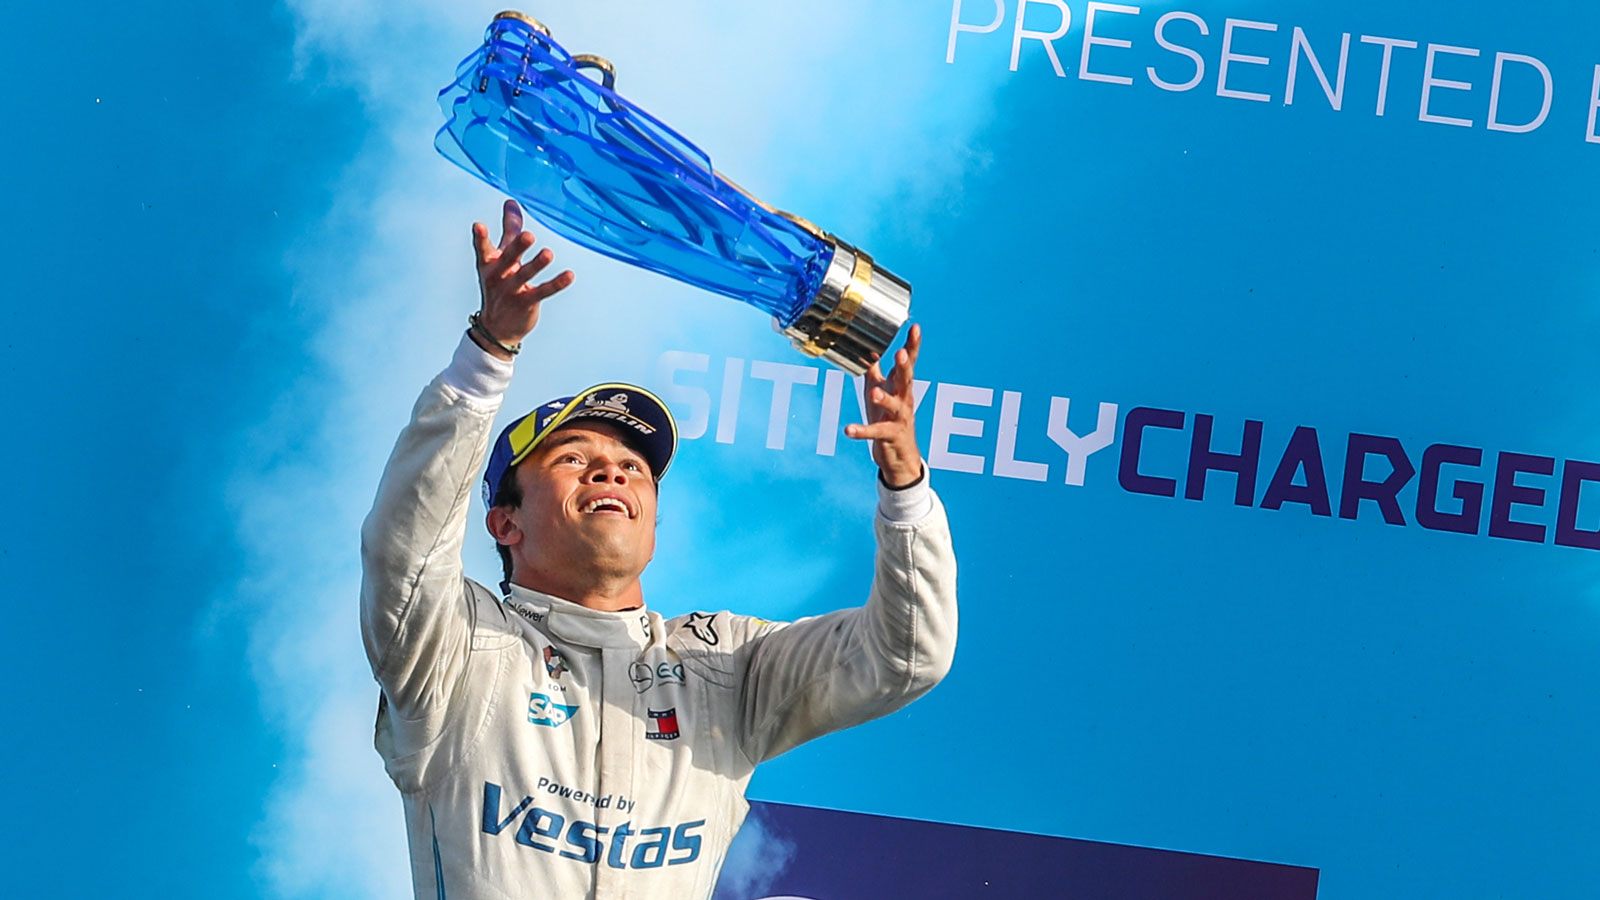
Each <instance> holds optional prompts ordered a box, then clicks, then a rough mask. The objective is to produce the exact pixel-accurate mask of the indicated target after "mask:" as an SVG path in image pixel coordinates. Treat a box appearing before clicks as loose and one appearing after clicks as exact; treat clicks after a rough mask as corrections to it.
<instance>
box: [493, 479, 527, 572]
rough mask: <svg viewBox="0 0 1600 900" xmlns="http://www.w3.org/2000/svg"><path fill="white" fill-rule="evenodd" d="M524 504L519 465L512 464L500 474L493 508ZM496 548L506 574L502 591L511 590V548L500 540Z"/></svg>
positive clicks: (502, 569) (514, 506)
mask: <svg viewBox="0 0 1600 900" xmlns="http://www.w3.org/2000/svg"><path fill="white" fill-rule="evenodd" d="M521 505H522V485H520V484H518V483H517V467H516V466H512V467H510V468H508V469H506V470H505V473H504V474H502V475H501V476H500V485H499V487H497V488H495V491H494V503H493V505H492V506H491V508H495V507H501V506H509V507H511V508H512V509H516V508H518V507H520V506H521ZM494 549H496V550H498V551H499V552H500V569H501V571H502V572H503V573H504V574H505V580H504V581H502V582H500V589H501V591H510V590H511V588H510V587H509V585H510V584H511V548H509V547H507V546H506V545H505V544H502V543H500V542H499V541H495V542H494Z"/></svg>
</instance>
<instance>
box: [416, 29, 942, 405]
mask: <svg viewBox="0 0 1600 900" xmlns="http://www.w3.org/2000/svg"><path fill="white" fill-rule="evenodd" d="M615 87H616V70H615V69H614V68H613V67H612V65H611V63H610V62H608V61H607V60H605V59H603V58H601V57H598V56H594V55H590V54H579V55H577V56H573V55H571V54H569V53H568V52H567V51H566V50H565V49H564V48H563V47H562V46H561V45H560V44H558V43H556V42H555V41H554V40H553V39H552V38H551V37H550V30H549V29H548V28H546V27H544V26H543V25H542V24H540V23H539V22H538V21H536V20H535V19H533V18H532V17H530V16H527V15H524V14H522V13H519V12H503V13H500V14H499V15H497V16H495V17H494V21H493V22H491V23H490V25H489V29H488V31H487V33H486V34H485V37H484V42H483V45H482V46H481V47H479V48H478V49H477V50H476V51H475V52H474V53H473V54H472V55H471V56H468V57H467V58H466V59H464V60H462V61H461V64H460V66H458V67H457V68H456V78H455V81H454V82H452V83H451V84H450V85H449V86H448V87H446V88H445V89H444V90H443V91H440V92H439V105H440V107H441V108H443V110H444V113H445V116H446V117H447V119H448V121H446V122H445V124H444V127H442V128H440V129H439V133H438V135H437V136H436V137H435V139H434V146H436V147H437V148H438V149H439V152H440V153H442V154H444V156H445V157H446V158H447V159H449V160H450V161H451V162H454V163H455V164H456V165H459V166H461V167H462V168H463V169H466V170H467V171H468V172H471V173H472V174H474V175H476V176H478V177H479V178H481V179H483V180H484V181H486V182H488V183H489V184H491V185H493V186H495V187H496V188H499V189H500V190H502V191H504V192H505V193H507V194H509V195H511V196H512V197H515V198H516V199H517V200H518V201H520V202H521V203H522V205H523V206H524V207H525V208H526V209H527V210H528V211H529V212H530V213H531V214H532V215H533V216H534V217H535V218H537V219H538V220H539V221H541V222H543V223H544V224H545V225H546V226H547V227H549V228H550V229H552V230H553V231H555V232H557V233H559V234H561V235H563V236H565V237H567V238H568V239H570V240H572V241H575V242H577V243H579V244H582V245H584V246H586V247H588V248H590V249H592V250H596V251H598V252H600V253H604V254H606V255H607V256H611V257H614V258H616V259H620V260H622V261H624V262H628V263H632V264H634V265H636V266H642V267H644V268H646V269H650V270H652V271H655V272H660V273H661V274H663V275H669V276H671V277H673V278H676V279H678V280H680V281H684V282H687V283H689V284H693V285H696V286H698V287H702V288H705V289H706V290H708V291H715V292H716V293H719V294H723V295H726V296H729V297H732V298H734V299H735V300H741V301H743V302H745V303H748V304H750V305H751V306H754V307H756V308H758V309H761V310H764V311H765V312H767V313H769V314H771V315H772V317H773V320H774V322H775V323H776V325H777V327H778V328H780V329H781V330H782V331H783V333H784V335H785V336H787V337H789V338H790V339H791V340H793V341H794V344H795V346H796V347H798V348H799V349H800V350H801V351H802V352H804V353H806V354H807V355H810V356H820V357H822V358H823V359H826V360H828V361H829V362H831V363H833V364H834V365H836V366H838V367H840V368H842V369H844V370H846V371H848V372H850V373H852V374H856V375H859V374H861V373H862V372H863V371H865V370H866V369H867V367H868V366H871V365H872V363H873V362H874V361H876V360H877V359H878V358H879V357H881V356H882V355H883V354H884V352H885V351H886V350H887V349H888V346H889V343H890V342H891V341H892V340H893V339H894V336H895V334H896V333H897V332H898V331H899V330H900V327H901V325H903V324H904V323H905V321H906V319H907V318H908V317H909V316H910V314H911V285H909V284H907V283H906V282H905V281H903V280H901V279H900V278H898V277H896V276H895V275H894V274H893V273H891V272H889V271H888V270H887V269H884V268H882V267H880V266H878V265H877V264H876V263H874V262H873V260H872V258H871V257H870V256H868V255H867V254H866V253H864V252H862V251H861V250H860V249H858V248H856V247H852V246H851V245H849V244H847V243H845V242H844V241H841V240H839V239H838V238H836V237H834V236H833V235H831V234H828V233H826V232H824V231H822V230H821V229H819V228H817V227H816V226H815V225H813V224H811V223H810V222H807V221H806V220H804V219H802V218H799V217H798V216H793V215H790V214H789V213H786V212H782V211H780V210H776V209H773V208H772V207H770V206H768V205H767V204H765V203H763V202H761V201H760V200H757V199H756V198H755V197H753V196H751V195H750V194H748V193H746V192H745V191H744V189H743V188H740V187H739V186H738V185H736V184H734V183H733V182H732V181H730V180H728V179H727V178H726V177H725V176H723V175H722V174H721V173H719V172H717V171H716V170H714V169H712V167H711V159H710V157H708V156H707V155H706V154H705V152H704V151H702V150H701V149H700V148H698V147H696V146H695V145H694V144H692V143H690V142H689V141H688V140H686V139H685V138H684V137H683V136H682V135H680V134H678V133H677V132H676V131H673V130H672V129H671V128H668V127H667V126H666V125H664V124H662V123H661V122H660V121H659V120H657V119H656V118H655V117H654V116H651V115H650V114H649V113H647V112H645V111H644V110H642V109H640V108H639V107H637V106H635V105H633V104H632V103H629V102H628V101H627V100H625V99H623V97H622V96H621V95H620V94H618V93H617V92H616V90H615Z"/></svg>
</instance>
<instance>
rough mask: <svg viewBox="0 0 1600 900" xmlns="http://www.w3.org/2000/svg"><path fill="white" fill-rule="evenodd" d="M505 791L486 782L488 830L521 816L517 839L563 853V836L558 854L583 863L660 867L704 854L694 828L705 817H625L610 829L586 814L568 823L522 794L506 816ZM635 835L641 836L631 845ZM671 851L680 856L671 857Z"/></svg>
mask: <svg viewBox="0 0 1600 900" xmlns="http://www.w3.org/2000/svg"><path fill="white" fill-rule="evenodd" d="M500 793H501V791H500V785H498V784H494V783H492V782H488V781H485V782H484V783H483V832H484V834H491V835H494V834H499V833H501V832H502V831H505V830H506V829H507V828H509V827H511V823H512V822H515V821H516V820H517V816H519V815H521V816H522V826H521V827H520V828H518V829H517V834H516V838H515V840H516V842H517V843H519V844H521V845H522V846H524V847H532V848H533V849H535V850H542V851H544V852H545V853H558V851H557V849H556V848H557V847H558V846H559V844H558V841H559V842H561V843H565V845H566V847H567V849H565V850H560V851H559V855H560V856H563V857H565V858H567V859H572V860H577V861H578V862H580V863H596V862H599V861H600V859H601V858H602V857H604V858H605V863H606V865H608V866H610V867H611V868H613V869H656V868H660V867H661V866H662V865H663V864H665V865H669V866H681V865H684V864H685V863H692V862H694V861H695V860H697V859H699V858H700V835H698V834H696V833H695V832H696V831H698V830H699V829H700V828H702V827H704V826H705V824H706V820H705V819H696V820H695V821H693V822H684V823H682V824H680V825H661V826H657V827H653V828H634V827H633V823H632V822H623V823H622V824H621V825H618V826H617V827H615V828H608V827H606V826H604V825H596V824H594V823H593V822H585V821H583V820H581V819H573V820H572V821H571V822H570V823H569V822H568V821H567V818H566V817H565V816H563V815H561V814H560V813H554V812H551V811H550V810H548V809H542V808H540V807H537V806H533V798H532V797H523V798H522V802H521V803H518V804H517V805H516V808H514V809H512V810H511V812H510V813H507V814H506V816H505V817H504V818H502V817H501V816H500ZM530 807H531V808H530ZM523 810H527V813H526V814H524V813H523ZM607 835H610V838H611V840H610V841H609V842H608V841H606V840H605V838H606V836H607ZM631 837H637V838H638V840H637V841H635V842H634V843H633V844H632V846H629V844H628V838H631ZM608 844H609V846H607V845H608ZM669 853H676V854H678V855H676V856H668V854H669Z"/></svg>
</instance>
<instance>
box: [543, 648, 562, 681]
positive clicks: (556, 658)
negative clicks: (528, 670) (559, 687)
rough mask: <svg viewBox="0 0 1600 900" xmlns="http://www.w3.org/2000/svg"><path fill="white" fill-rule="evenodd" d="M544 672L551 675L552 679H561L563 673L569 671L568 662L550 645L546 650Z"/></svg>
mask: <svg viewBox="0 0 1600 900" xmlns="http://www.w3.org/2000/svg"><path fill="white" fill-rule="evenodd" d="M544 670H545V671H546V672H548V673H550V677H551V678H560V677H561V673H563V672H565V671H567V661H566V660H565V659H562V658H561V654H560V653H558V652H556V648H554V647H551V646H550V645H548V644H546V645H545V648H544Z"/></svg>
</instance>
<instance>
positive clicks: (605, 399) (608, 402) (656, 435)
mask: <svg viewBox="0 0 1600 900" xmlns="http://www.w3.org/2000/svg"><path fill="white" fill-rule="evenodd" d="M579 419H604V420H606V421H608V422H616V423H617V424H618V425H621V426H623V428H624V429H625V430H626V432H627V433H628V434H629V435H630V436H631V437H632V438H633V439H634V440H633V442H632V443H633V445H634V447H635V448H637V449H638V451H639V455H641V456H643V457H644V461H645V462H646V463H648V464H649V465H650V473H651V475H652V476H654V478H655V480H656V481H660V480H661V476H663V475H665V474H667V466H669V465H671V464H672V454H673V453H675V452H676V451H677V449H678V423H677V422H676V421H674V420H673V418H672V412H671V411H670V410H668V409H667V405H666V404H665V403H663V402H661V398H660V397H657V396H656V395H655V394H652V393H650V392H649V391H647V390H645V389H644V388H642V387H639V386H638V385H636V384H623V383H621V382H616V383H611V384H597V385H595V386H594V387H592V388H589V389H587V390H585V391H583V392H582V393H580V394H577V395H574V396H571V397H561V398H558V399H555V400H551V401H550V402H549V403H546V404H544V405H543V406H540V407H539V408H537V409H535V410H534V411H533V412H531V413H528V414H527V415H525V416H523V417H522V418H520V419H518V420H516V421H515V422H512V423H511V424H510V425H507V426H506V428H505V430H504V431H502V432H500V437H498V438H496V439H495V442H494V449H492V450H491V451H490V452H489V467H488V469H486V470H485V471H484V473H483V505H484V506H492V505H494V495H495V493H496V492H497V491H498V490H499V489H500V479H502V478H504V477H505V474H506V473H507V472H509V471H510V470H511V467H512V466H514V465H516V464H517V463H519V462H522V461H523V460H524V459H527V458H528V454H529V453H532V452H533V448H535V447H537V446H539V442H540V441H542V440H544V439H545V437H547V436H548V435H549V434H550V433H551V432H553V431H555V430H556V429H558V428H560V427H561V426H563V425H567V424H570V423H572V422H574V421H577V420H579Z"/></svg>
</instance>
